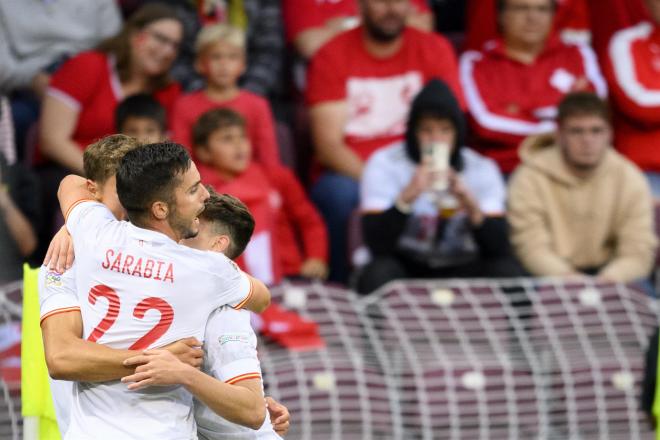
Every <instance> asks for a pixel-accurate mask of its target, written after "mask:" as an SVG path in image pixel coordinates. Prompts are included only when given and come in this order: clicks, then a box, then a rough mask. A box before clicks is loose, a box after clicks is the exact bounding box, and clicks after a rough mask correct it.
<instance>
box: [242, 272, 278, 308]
mask: <svg viewBox="0 0 660 440" xmlns="http://www.w3.org/2000/svg"><path fill="white" fill-rule="evenodd" d="M246 275H247V274H246ZM247 277H248V279H249V280H250V294H249V295H248V297H247V298H246V299H245V301H244V302H243V303H241V304H239V305H238V306H236V307H235V308H237V309H239V308H241V309H248V310H251V311H253V312H255V313H261V312H263V311H264V310H266V308H268V306H269V305H270V290H268V287H266V285H265V284H264V283H263V282H261V281H259V280H258V279H256V278H254V277H253V276H250V275H247Z"/></svg>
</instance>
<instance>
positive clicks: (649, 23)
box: [0, 0, 660, 295]
mask: <svg viewBox="0 0 660 440" xmlns="http://www.w3.org/2000/svg"><path fill="white" fill-rule="evenodd" d="M117 132H121V133H125V134H129V135H132V136H135V137H137V138H138V139H140V140H141V141H143V142H156V141H161V140H164V139H171V140H173V141H176V142H178V143H180V144H182V145H184V146H185V147H186V148H188V149H189V151H190V153H191V155H192V157H193V158H194V160H195V161H196V163H197V164H198V167H199V169H200V172H201V174H202V176H203V180H204V181H205V182H206V183H208V184H211V185H212V186H213V187H214V188H215V189H216V190H217V191H218V192H221V193H223V192H226V193H231V194H233V195H235V196H237V197H239V198H240V199H241V200H243V201H244V202H245V203H246V204H247V205H248V207H249V208H250V210H251V212H252V213H253V215H254V216H255V219H256V230H255V234H254V238H253V240H252V242H251V243H250V245H249V247H248V249H247V250H246V252H245V254H244V255H243V256H242V258H241V261H240V262H239V263H240V265H241V266H242V267H243V268H245V269H246V270H247V271H248V272H250V273H252V274H253V275H255V276H257V277H259V278H261V279H262V280H264V281H265V282H267V283H270V284H278V283H279V282H280V281H281V280H282V279H283V278H300V277H302V278H311V279H321V280H328V281H331V282H335V283H341V284H344V285H347V286H350V287H352V288H354V289H356V290H357V291H358V292H360V293H361V294H368V293H370V292H372V291H374V290H375V289H377V288H378V287H379V286H381V285H383V284H384V283H386V282H388V281H390V280H393V279H403V278H445V277H490V278H493V277H517V276H525V275H533V276H564V277H576V278H579V277H584V276H589V277H592V276H593V277H597V278H598V279H600V280H604V281H623V282H638V283H639V284H640V285H641V286H642V287H643V288H644V290H645V291H647V292H648V293H649V294H651V295H653V284H652V278H651V276H652V271H653V268H654V267H655V253H656V245H657V240H656V233H655V226H654V225H655V223H654V207H655V203H654V197H660V151H658V150H656V148H660V0H282V1H281V2H280V1H278V0H159V1H140V0H93V1H90V0H24V1H21V2H12V1H5V2H0V153H1V154H0V176H1V179H2V187H1V188H0V242H1V243H2V252H0V281H3V282H7V281H13V280H17V279H20V278H21V274H22V262H23V261H26V260H27V261H29V262H31V263H32V264H34V265H38V264H40V262H41V261H42V260H43V257H44V255H45V251H46V249H47V246H48V243H49V240H50V237H52V235H53V234H54V233H55V232H56V231H57V230H58V229H59V228H60V227H62V224H63V220H62V218H61V215H60V214H59V209H58V208H57V199H56V191H57V187H58V183H59V181H60V180H61V178H62V177H63V176H65V175H66V174H69V173H78V174H82V173H83V166H82V154H83V151H84V149H85V147H86V146H87V145H89V144H90V143H92V142H94V141H95V140H97V139H99V138H101V137H103V136H106V135H109V134H112V133H117Z"/></svg>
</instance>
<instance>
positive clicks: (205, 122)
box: [192, 108, 245, 148]
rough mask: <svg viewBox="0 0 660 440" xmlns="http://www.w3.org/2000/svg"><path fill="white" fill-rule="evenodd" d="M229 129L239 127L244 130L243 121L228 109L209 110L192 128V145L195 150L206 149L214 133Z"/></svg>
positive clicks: (237, 114) (238, 115) (241, 117)
mask: <svg viewBox="0 0 660 440" xmlns="http://www.w3.org/2000/svg"><path fill="white" fill-rule="evenodd" d="M229 127H240V128H242V129H243V130H245V119H244V118H243V116H241V115H240V114H239V113H237V112H235V111H234V110H231V109H228V108H217V109H213V110H209V111H207V112H206V113H204V114H203V115H202V116H200V117H199V119H197V122H195V125H194V126H193V130H192V137H193V145H194V146H195V147H196V148H199V147H206V146H207V145H208V142H209V138H210V137H211V134H213V132H214V131H216V130H220V129H222V128H229Z"/></svg>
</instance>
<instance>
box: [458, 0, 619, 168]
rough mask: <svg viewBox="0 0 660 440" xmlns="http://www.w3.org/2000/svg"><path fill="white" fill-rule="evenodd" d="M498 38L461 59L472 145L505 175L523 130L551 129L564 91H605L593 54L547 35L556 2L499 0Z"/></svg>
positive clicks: (527, 133)
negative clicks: (500, 33) (499, 33)
mask: <svg viewBox="0 0 660 440" xmlns="http://www.w3.org/2000/svg"><path fill="white" fill-rule="evenodd" d="M498 5H499V22H500V27H501V31H502V36H501V38H499V39H497V40H494V41H492V42H489V43H487V44H486V45H485V46H484V49H483V50H481V51H479V52H477V51H468V52H465V53H464V54H463V56H462V57H461V62H460V72H461V82H462V84H463V90H464V92H465V98H466V101H467V104H468V109H469V111H470V124H471V128H472V135H473V139H472V145H473V146H474V147H475V148H477V149H478V150H479V151H480V152H482V153H483V154H485V155H486V156H489V157H491V158H492V159H495V161H497V163H498V165H499V166H500V169H501V170H502V171H503V172H505V173H510V172H511V171H513V169H514V168H515V166H516V165H517V164H518V161H519V159H518V145H519V144H520V142H521V141H522V140H523V139H524V138H525V137H527V136H530V135H533V134H538V133H543V132H550V131H553V130H554V129H555V122H554V118H555V116H556V113H557V105H558V103H559V102H560V101H561V99H562V98H563V97H564V96H565V95H566V94H567V93H569V92H572V91H580V90H588V91H595V92H596V93H598V95H599V96H601V97H604V96H606V94H607V86H606V83H605V80H604V79H603V77H602V75H601V73H600V69H599V67H598V62H597V60H596V56H595V54H594V52H593V51H592V50H591V49H590V48H589V47H587V46H586V45H581V44H576V45H569V44H566V43H563V42H561V41H559V39H558V38H556V37H552V36H551V35H550V31H551V28H552V20H553V15H554V11H555V6H554V2H553V0H499V2H498Z"/></svg>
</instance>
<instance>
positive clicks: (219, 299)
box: [208, 252, 252, 309]
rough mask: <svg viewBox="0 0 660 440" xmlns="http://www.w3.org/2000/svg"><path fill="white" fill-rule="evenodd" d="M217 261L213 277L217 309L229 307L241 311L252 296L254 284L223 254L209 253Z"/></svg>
mask: <svg viewBox="0 0 660 440" xmlns="http://www.w3.org/2000/svg"><path fill="white" fill-rule="evenodd" d="M208 254H209V255H212V256H213V257H214V259H215V261H214V262H213V268H212V269H213V270H212V271H213V276H214V277H215V285H216V295H215V298H214V301H215V304H216V307H222V306H225V305H229V306H231V307H232V308H234V309H240V308H242V307H243V306H245V304H246V303H247V302H248V300H249V299H250V296H252V282H251V281H250V278H249V277H248V276H247V274H246V273H245V272H243V271H242V270H241V269H240V268H239V267H238V266H237V265H236V263H234V262H233V261H231V260H230V259H229V258H227V257H225V256H224V255H222V254H218V253H214V252H209V253H208Z"/></svg>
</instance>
